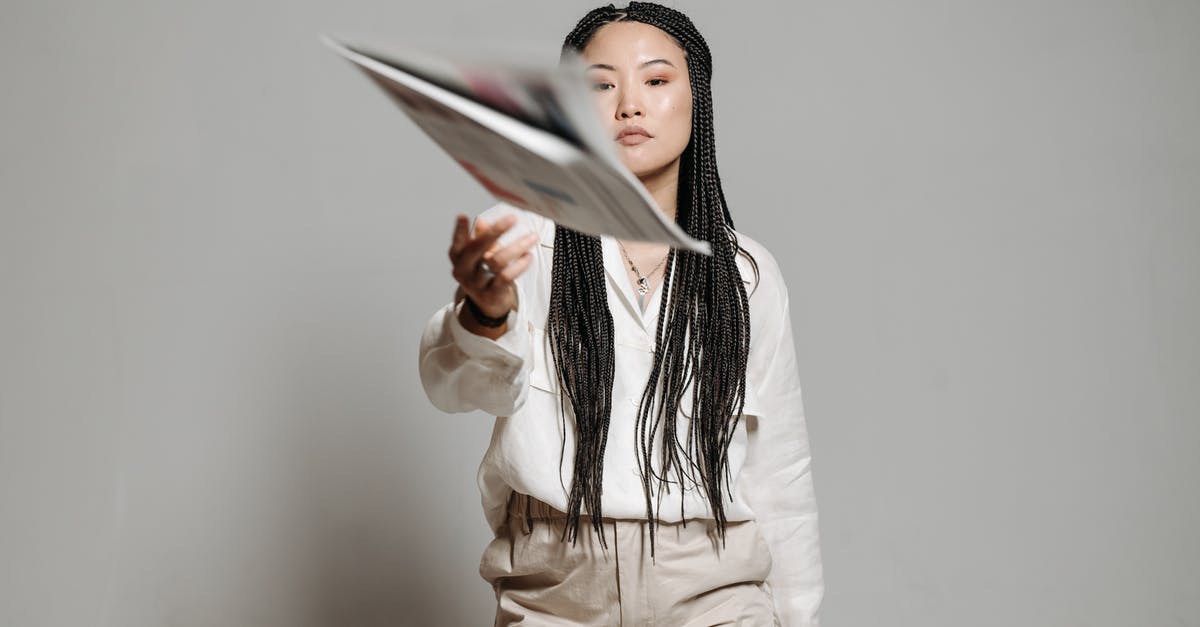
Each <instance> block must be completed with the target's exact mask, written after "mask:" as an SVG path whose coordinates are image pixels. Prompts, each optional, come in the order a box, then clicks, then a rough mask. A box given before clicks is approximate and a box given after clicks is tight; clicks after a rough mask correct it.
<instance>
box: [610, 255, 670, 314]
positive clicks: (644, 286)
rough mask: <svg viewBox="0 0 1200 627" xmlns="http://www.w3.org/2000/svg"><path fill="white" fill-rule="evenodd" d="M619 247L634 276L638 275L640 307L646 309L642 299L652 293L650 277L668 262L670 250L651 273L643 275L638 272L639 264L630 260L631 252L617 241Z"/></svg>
mask: <svg viewBox="0 0 1200 627" xmlns="http://www.w3.org/2000/svg"><path fill="white" fill-rule="evenodd" d="M617 246H620V247H621V254H622V255H625V261H628V262H629V268H630V269H631V270H633V273H634V274H636V275H637V278H638V279H637V291H638V306H640V307H643V308H644V305H643V303H642V299H643V298H645V296H646V293H647V292H649V291H650V279H649V276H650V275H651V274H654V271H655V270H658V268H659V267H660V266H662V265H663V264H664V263H666V262H667V257H670V256H671V251H670V250H668V251H667V254H666V256H664V257H663V258H662V261H660V262H658V264H657V265H655V266H654V267H653V268H651V269H650V271H649V272H647V273H646V274H642V273H641V271H640V270H638V267H637V264H635V263H633V260H632V259H630V258H629V252H628V251H626V250H625V246H624V245H623V244H621V242H620V241H619V240H618V241H617Z"/></svg>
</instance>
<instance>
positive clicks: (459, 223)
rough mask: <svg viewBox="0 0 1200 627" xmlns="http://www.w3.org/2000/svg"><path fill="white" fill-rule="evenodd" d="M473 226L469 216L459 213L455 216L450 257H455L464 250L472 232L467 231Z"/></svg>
mask: <svg viewBox="0 0 1200 627" xmlns="http://www.w3.org/2000/svg"><path fill="white" fill-rule="evenodd" d="M470 226H471V221H470V220H469V219H467V216H465V215H463V214H461V213H460V214H458V215H456V216H454V233H453V235H451V237H450V257H451V258H454V257H456V256H458V254H459V253H460V252H462V249H463V246H466V245H467V238H468V237H470V234H469V233H468V232H467V230H468V228H469V227H470Z"/></svg>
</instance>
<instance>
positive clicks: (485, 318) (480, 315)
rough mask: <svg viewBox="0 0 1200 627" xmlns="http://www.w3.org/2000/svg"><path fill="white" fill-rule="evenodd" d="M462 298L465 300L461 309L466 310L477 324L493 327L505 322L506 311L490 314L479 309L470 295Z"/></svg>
mask: <svg viewBox="0 0 1200 627" xmlns="http://www.w3.org/2000/svg"><path fill="white" fill-rule="evenodd" d="M463 300H464V301H465V302H464V303H463V309H466V310H467V313H468V314H469V315H470V316H471V318H473V319H474V320H475V322H477V323H479V326H482V327H487V328H489V329H495V328H497V327H500V326H501V325H503V324H504V323H505V322H508V312H507V311H506V312H504V314H502V315H499V316H492V315H489V314H488V313H486V312H485V311H483V310H482V309H480V308H479V304H478V303H476V302H475V301H474V300H472V299H471V296H470V295H467V296H464V297H463Z"/></svg>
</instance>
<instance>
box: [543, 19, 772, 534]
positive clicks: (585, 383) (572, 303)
mask: <svg viewBox="0 0 1200 627" xmlns="http://www.w3.org/2000/svg"><path fill="white" fill-rule="evenodd" d="M628 20H632V21H637V22H642V23H645V24H649V25H651V26H655V27H657V28H659V29H661V30H663V31H665V32H666V33H667V34H668V35H670V36H671V37H673V38H674V39H675V41H676V43H678V44H679V46H680V47H681V48H682V49H683V50H684V53H685V54H684V56H685V59H686V60H687V69H688V77H689V81H690V83H691V90H692V102H693V104H692V130H691V140H690V142H689V143H688V145H687V147H686V148H685V149H684V152H683V154H682V156H681V159H680V166H679V191H678V196H677V208H676V213H675V221H676V223H677V224H678V225H679V226H680V228H681V229H682V230H683V231H684V232H686V233H687V234H688V235H690V236H691V237H693V238H696V239H700V240H704V241H707V242H709V243H710V244H711V246H712V255H711V256H706V255H702V254H699V253H694V252H691V251H687V250H677V249H675V248H674V247H672V249H671V250H670V252H669V253H668V257H667V261H666V270H665V271H664V276H663V284H662V301H661V305H662V306H661V307H660V309H659V311H660V313H659V318H658V325H657V330H656V332H655V343H656V345H655V351H654V362H653V367H652V370H651V373H650V378H649V381H648V382H647V384H646V388H645V391H644V392H643V394H642V399H641V402H640V404H639V406H638V417H637V423H636V425H635V427H636V429H635V430H636V431H637V432H638V434H639V439H640V442H639V443H638V450H637V459H638V470H639V473H640V475H641V477H642V485H643V492H644V496H645V500H646V518H647V520H648V522H649V525H650V531H651V533H650V554H651V556H652V557H653V555H654V538H655V535H656V534H655V529H656V525H655V522H656V518H657V511H656V510H655V509H654V503H653V501H652V498H651V494H652V488H651V485H652V483H653V481H655V480H657V481H658V487H659V490H658V493H659V498H660V499H661V496H662V494H663V493H664V492H670V487H669V484H671V483H677V484H678V486H679V497H680V498H679V508H680V516H681V518H682V517H683V510H684V491H685V490H686V489H688V488H687V487H685V484H684V479H685V476H686V477H687V479H688V481H690V485H691V486H695V487H699V488H700V489H702V490H703V494H704V496H705V497H706V498H707V500H708V502H709V504H710V505H711V509H712V513H713V517H714V518H715V520H716V522H717V528H718V531H719V534H720V537H721V541H722V544H724V541H725V524H726V518H725V505H724V499H723V497H722V490H721V483H722V479H724V482H725V484H726V486H727V488H729V489H731V488H732V483H733V481H732V478H731V477H730V472H729V459H728V448H729V442H730V441H731V439H732V437H733V434H734V432H735V430H736V428H737V425H738V420H739V419H740V416H741V413H742V409H743V405H744V402H745V395H746V362H747V358H748V355H749V352H750V302H749V298H748V297H747V295H746V288H745V285H743V283H742V280H741V275H740V274H739V271H738V268H737V265H736V255H737V254H738V253H739V252H743V253H744V252H745V250H744V249H742V248H741V246H740V245H739V244H738V241H737V236H736V234H735V233H734V231H733V218H732V216H730V213H729V207H728V205H727V204H726V202H725V194H724V192H723V191H722V189H721V179H720V176H719V175H718V173H717V159H716V147H715V141H714V134H713V105H712V90H711V86H710V81H711V77H712V59H711V56H710V54H709V49H708V44H707V43H706V42H705V41H704V39H703V38H702V37H701V36H700V33H699V32H698V31H697V30H696V27H695V26H694V25H693V24H692V22H691V20H689V19H688V18H687V16H685V15H684V14H682V13H680V12H678V11H676V10H674V9H671V8H668V7H665V6H662V5H658V4H654V3H650V2H630V3H629V5H628V6H626V7H625V8H623V9H617V8H615V7H614V6H613V5H611V4H609V5H607V6H604V7H600V8H597V9H594V10H592V11H590V12H589V13H588V14H587V15H585V16H584V17H583V18H582V19H581V20H580V21H579V23H578V24H577V25H576V26H575V29H574V30H572V31H571V33H570V34H568V35H567V37H566V39H565V41H564V42H563V49H562V54H563V56H566V55H567V54H568V52H569V51H574V52H580V53H581V52H582V51H583V49H584V47H585V46H586V45H587V43H588V41H589V40H590V38H591V37H592V35H593V34H594V33H595V32H596V31H597V30H599V28H600V27H601V26H603V25H605V24H608V23H611V22H617V21H628ZM554 239H555V245H554V263H553V272H552V278H551V284H552V288H551V294H550V303H549V312H548V314H547V321H546V329H547V334H548V336H549V339H550V344H551V352H552V353H553V356H554V362H555V365H556V366H555V367H556V369H557V376H558V380H559V383H560V389H562V390H563V396H562V397H561V398H560V407H561V409H562V410H563V415H564V420H565V415H566V411H567V409H568V408H569V409H570V410H571V411H573V413H574V416H575V427H576V428H575V434H576V448H575V459H574V475H573V478H572V485H571V488H570V494H569V499H568V512H567V514H568V519H567V525H566V526H565V527H564V529H563V538H564V539H565V538H568V537H569V538H570V539H571V541H572V543H574V542H575V541H576V540H577V539H578V534H579V524H580V521H579V518H580V510H581V508H582V506H583V505H584V504H586V505H587V509H588V512H590V514H591V523H592V526H593V527H594V528H595V529H596V531H597V532H599V534H600V539H601V544H602V545H603V546H605V547H607V541H606V539H605V538H604V528H603V526H602V524H601V518H602V513H601V508H600V503H601V483H602V477H603V464H604V449H605V445H606V444H607V439H608V425H609V420H610V417H611V413H612V388H613V376H614V347H613V318H612V313H611V311H610V310H609V307H608V297H607V292H606V289H605V277H604V262H603V255H602V252H601V243H600V238H599V237H596V236H592V235H587V234H584V233H581V232H579V231H575V230H573V229H569V228H566V227H563V226H561V225H556V228H555V233H554ZM747 257H748V258H749V259H750V262H751V264H752V265H753V267H754V272H755V274H756V275H757V274H758V264H757V263H756V262H755V261H754V259H753V257H750V256H749V254H748V253H747ZM672 287H674V289H672ZM693 383H694V385H692V384H693ZM689 385H692V395H691V398H690V399H688V400H687V401H686V402H689V403H690V408H689V411H685V413H686V414H687V415H689V416H690V417H691V423H690V426H689V428H688V431H687V441H686V442H685V443H684V444H682V445H681V444H680V442H679V441H678V437H677V431H676V417H677V416H678V414H679V412H680V409H681V407H682V403H683V402H685V400H684V399H683V398H682V397H683V394H684V392H685V389H686V388H687V387H688V386H689ZM659 390H660V391H659ZM656 391H659V395H660V396H659V402H658V403H657V405H656V404H655V394H656ZM658 432H661V433H662V456H661V462H662V467H661V468H659V469H655V468H651V467H650V466H651V463H650V460H651V453H652V451H653V450H654V441H655V435H656V433H658ZM672 469H674V470H675V474H676V477H677V480H676V481H671V480H670V479H669V477H668V475H669V473H670V471H671V470H672ZM729 498H730V501H732V494H730V495H729ZM685 524H686V523H685Z"/></svg>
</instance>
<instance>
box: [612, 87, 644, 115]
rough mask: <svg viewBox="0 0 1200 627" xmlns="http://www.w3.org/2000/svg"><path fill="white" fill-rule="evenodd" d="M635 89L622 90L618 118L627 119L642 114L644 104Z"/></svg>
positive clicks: (618, 105) (618, 104) (618, 103)
mask: <svg viewBox="0 0 1200 627" xmlns="http://www.w3.org/2000/svg"><path fill="white" fill-rule="evenodd" d="M633 91H634V90H631V89H623V90H621V99H620V101H619V102H617V118H618V119H621V120H625V119H628V118H631V117H634V116H640V115H642V105H641V103H640V101H639V99H638V97H637V94H635V93H633Z"/></svg>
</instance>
